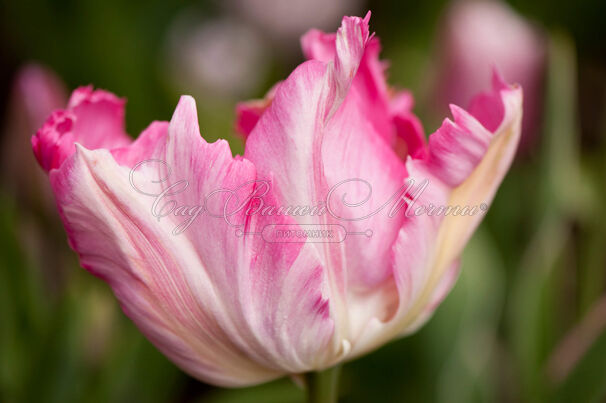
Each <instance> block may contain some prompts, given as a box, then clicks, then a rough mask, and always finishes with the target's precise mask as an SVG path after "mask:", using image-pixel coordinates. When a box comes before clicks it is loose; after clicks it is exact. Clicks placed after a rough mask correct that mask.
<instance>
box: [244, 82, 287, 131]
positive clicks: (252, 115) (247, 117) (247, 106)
mask: <svg viewBox="0 0 606 403" xmlns="http://www.w3.org/2000/svg"><path fill="white" fill-rule="evenodd" d="M280 84H281V82H278V83H276V84H275V85H274V86H273V87H271V88H270V90H269V91H268V92H267V94H266V95H265V98H263V99H255V100H252V101H247V102H240V103H239V104H238V105H237V106H236V131H237V132H238V133H239V134H240V135H242V137H244V138H246V137H248V135H249V134H250V132H252V130H253V129H254V128H255V126H256V124H257V122H258V121H259V119H260V118H261V115H262V114H263V112H265V110H266V109H267V108H268V107H269V105H271V102H272V101H273V99H274V96H275V95H276V90H277V89H278V86H279V85H280Z"/></svg>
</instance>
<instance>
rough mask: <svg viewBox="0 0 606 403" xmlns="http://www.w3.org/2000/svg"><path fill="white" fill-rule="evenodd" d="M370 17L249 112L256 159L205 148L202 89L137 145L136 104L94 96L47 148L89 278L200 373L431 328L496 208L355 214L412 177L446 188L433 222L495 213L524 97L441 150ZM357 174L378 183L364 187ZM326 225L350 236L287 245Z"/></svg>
mask: <svg viewBox="0 0 606 403" xmlns="http://www.w3.org/2000/svg"><path fill="white" fill-rule="evenodd" d="M369 17H370V16H369V15H368V16H367V17H366V18H364V19H361V18H357V17H345V18H343V21H342V25H341V27H340V29H339V30H338V31H337V33H336V34H325V33H322V32H319V31H311V32H309V33H308V34H307V35H305V36H304V37H303V48H304V51H305V54H306V56H307V57H308V59H310V60H308V61H306V62H304V63H302V64H301V65H300V66H299V67H297V68H296V69H295V70H294V72H292V73H291V75H290V76H289V77H288V78H287V79H286V80H284V81H283V82H281V83H279V84H278V85H277V86H276V88H275V89H274V90H273V91H272V93H271V94H270V95H269V96H268V98H267V99H266V100H265V101H257V102H254V103H252V104H251V103H248V104H243V105H240V107H239V111H240V115H239V116H240V120H239V125H238V127H240V128H241V129H242V130H243V131H244V132H245V135H246V136H247V140H246V151H245V153H244V156H236V157H233V156H232V153H231V151H230V148H229V146H228V144H227V142H225V141H224V140H219V141H217V142H215V143H211V144H209V143H207V142H206V141H204V139H203V138H202V137H201V136H200V131H199V127H198V120H197V114H196V106H195V103H194V100H193V99H192V98H191V97H189V96H183V97H182V98H181V100H180V101H179V104H178V105H177V108H176V111H175V113H174V115H173V117H172V119H171V121H170V122H153V123H152V124H151V125H150V126H149V127H148V128H147V129H146V130H144V131H143V133H142V134H141V135H140V136H139V138H138V139H137V140H135V141H133V142H131V141H130V140H129V137H128V136H127V135H126V133H125V132H124V126H123V114H124V113H123V107H124V102H123V101H122V100H121V99H119V98H117V97H115V96H114V95H112V94H109V93H107V92H105V91H101V90H96V91H93V90H92V89H91V88H80V89H78V90H76V91H75V92H74V93H73V95H72V97H71V99H70V101H69V104H68V107H67V109H65V110H60V111H57V112H55V113H54V114H53V115H52V116H51V117H50V118H49V119H48V120H47V122H46V123H45V125H44V126H43V127H42V128H41V129H40V130H39V131H38V132H37V133H36V135H35V136H34V137H33V139H32V144H33V148H34V152H35V154H36V156H37V158H38V161H40V165H41V166H42V167H43V168H44V169H45V170H47V171H48V172H49V177H50V182H51V184H52V187H53V190H54V193H55V196H56V198H57V205H58V208H59V211H60V214H61V217H62V219H63V222H64V224H65V228H66V230H67V233H68V237H69V242H70V245H71V246H72V248H73V249H74V250H75V251H76V252H77V253H78V254H79V256H80V262H81V264H82V266H83V267H84V268H86V269H87V270H89V271H90V272H92V273H93V274H95V275H97V276H99V277H101V278H102V279H104V280H105V281H107V282H108V283H109V285H110V286H111V287H112V289H113V291H114V293H115V295H116V297H117V298H118V300H119V301H120V303H121V305H122V307H123V309H124V311H125V313H126V314H127V315H128V316H129V317H130V318H131V319H132V320H133V321H134V322H135V323H136V325H137V326H138V327H139V329H141V331H142V332H143V333H144V334H145V335H146V336H147V337H148V338H149V339H150V340H151V341H152V342H153V343H154V344H155V345H156V346H157V347H158V348H159V349H160V350H161V351H162V352H163V353H164V354H166V355H167V356H168V357H169V358H170V359H171V360H173V361H174V362H175V363H176V364H177V365H179V366H180V367H181V368H182V369H184V370H185V371H187V372H188V373H189V374H191V375H192V376H194V377H196V378H199V379H202V380H204V381H207V382H211V383H214V384H217V385H223V386H242V385H250V384H255V383H259V382H263V381H267V380H270V379H274V378H277V377H280V376H283V375H285V374H297V373H302V372H306V371H312V370H318V369H324V368H328V367H330V366H333V365H335V364H337V363H339V362H342V361H346V360H351V359H353V358H355V357H358V356H360V355H362V354H364V353H367V352H369V351H371V350H373V349H375V348H377V347H379V346H381V345H382V344H384V343H386V342H387V341H389V340H391V339H394V338H397V337H399V336H402V335H405V334H408V333H410V332H412V331H414V330H415V329H417V328H418V327H419V326H421V324H422V323H423V322H425V321H426V320H427V319H428V318H429V316H430V315H431V313H432V312H433V310H434V309H435V308H436V306H437V305H438V304H439V302H440V301H441V300H442V298H443V297H444V296H445V294H446V293H447V292H448V290H449V289H450V288H451V286H452V284H453V282H454V280H455V279H456V276H457V271H458V267H459V266H458V260H459V256H460V254H461V251H462V249H463V247H464V245H465V243H466V242H467V240H468V239H469V237H470V236H471V234H472V233H473V231H474V229H475V228H476V227H477V225H478V224H479V222H480V220H481V217H482V214H476V215H454V214H453V215H446V214H444V215H436V214H429V213H427V214H424V213H421V214H418V215H417V214H416V213H415V214H410V215H406V214H404V209H401V210H400V211H399V212H398V213H397V214H394V215H393V216H391V217H390V216H389V215H388V209H382V210H380V212H378V213H377V214H374V215H372V216H370V217H368V218H367V219H359V220H355V218H356V217H358V218H359V217H362V216H363V215H366V214H367V213H369V212H372V211H374V210H377V209H378V208H379V207H380V206H381V205H383V204H384V203H386V202H387V201H388V200H389V199H390V197H391V196H392V195H394V194H396V195H398V193H397V192H398V189H400V188H402V186H404V185H405V184H406V181H407V180H408V179H414V180H415V182H416V183H421V182H422V181H423V179H428V180H429V182H428V186H427V187H426V188H425V189H424V192H422V194H419V197H418V198H417V199H416V200H415V203H414V209H415V211H417V210H418V209H419V208H421V209H429V208H430V207H431V205H434V206H447V205H448V206H472V205H473V206H480V205H482V203H486V204H489V203H490V202H491V200H492V198H493V197H494V194H495V192H496V190H497V188H498V186H499V183H500V182H501V180H502V179H503V176H504V175H505V173H506V172H507V170H508V168H509V165H510V163H511V160H512V157H513V155H514V153H515V150H516V146H517V142H518V138H519V134H520V123H521V106H522V91H521V89H520V88H519V87H516V86H513V87H511V86H508V85H506V84H505V83H504V82H503V81H502V80H501V79H500V78H499V77H498V76H495V78H494V81H493V88H492V90H491V91H489V92H487V93H485V94H483V95H482V96H480V97H479V98H477V102H474V103H472V105H471V108H470V109H469V112H466V111H464V110H463V109H461V108H458V107H455V106H453V107H452V113H453V116H454V119H453V120H450V119H445V120H444V123H443V125H442V127H440V128H439V129H438V130H437V131H436V133H434V134H433V135H432V136H431V137H430V139H429V142H428V143H426V142H425V140H424V136H423V133H422V128H421V125H420V123H419V121H418V120H417V119H416V118H415V117H414V115H413V114H412V112H411V107H412V97H411V95H410V94H408V93H406V92H403V93H395V92H393V91H392V90H390V89H389V88H388V86H387V84H386V82H385V78H384V74H383V73H384V65H383V63H381V62H380V61H379V59H378V53H379V41H378V39H377V38H376V37H374V36H372V35H369V29H368V22H369ZM244 121H245V122H244ZM150 160H151V162H150ZM141 161H147V162H146V163H143V164H141V163H140V162H141ZM168 168H170V170H169V169H168ZM355 178H361V179H364V180H365V181H366V182H365V183H361V182H359V181H350V182H347V180H348V179H355ZM183 180H186V181H187V182H183ZM259 180H266V181H267V182H265V183H268V184H269V185H271V186H269V187H263V186H261V183H262V182H254V181H259ZM344 180H345V181H346V182H345V183H344V186H345V188H343V187H337V189H338V190H337V191H336V193H335V194H336V195H337V197H334V198H333V199H330V200H329V197H328V195H327V194H328V193H329V192H331V190H334V189H335V185H337V184H339V183H340V182H342V181H344ZM184 183H185V184H186V185H184ZM366 183H367V184H369V185H370V186H372V194H371V195H370V196H369V195H368V186H367V185H366ZM342 184H343V183H342ZM133 185H135V186H133ZM175 186H178V187H180V188H179V189H178V190H177V188H176V187H175ZM260 189H265V190H267V192H266V193H265V194H264V196H263V197H259V198H255V197H252V198H249V199H248V200H245V201H244V202H242V204H241V207H242V208H241V209H235V208H233V203H234V202H236V203H240V201H241V200H243V199H242V198H238V199H236V198H232V196H233V195H237V196H241V195H250V194H251V193H252V194H257V193H253V192H257V191H259V190H260ZM236 190H237V191H236ZM161 191H164V192H165V193H164V194H163V195H160V192H161ZM366 196H368V200H367V201H366V202H365V203H362V202H360V201H361V200H364V198H365V197H366ZM403 196H404V195H403V194H402V195H400V197H398V198H396V199H395V201H396V202H401V201H402V197H403ZM406 196H407V197H408V196H409V195H408V194H407V195H406ZM159 198H161V200H160V201H158V199H159ZM238 200H240V201H238ZM205 201H206V203H205ZM342 201H346V202H347V203H349V205H347V204H344V203H341V202H342ZM323 202H324V203H323ZM357 202H360V203H357ZM199 206H204V209H199V208H197V207H199ZM261 206H263V207H264V208H268V207H276V206H280V207H283V206H290V207H292V206H298V207H297V208H298V210H297V211H298V212H299V214H292V210H291V213H290V214H288V213H283V214H270V213H268V211H270V210H264V213H263V214H261V213H258V212H259V210H258V209H259V208H260V207H261ZM406 206H407V207H412V206H413V204H412V202H409V203H408V204H406ZM482 206H484V205H482ZM299 207H300V208H299ZM350 207H351V208H350ZM484 207H485V206H484ZM327 209H330V211H331V212H330V214H329V213H322V211H324V212H325V211H326V210H327ZM405 209H406V207H405ZM226 211H229V212H230V213H229V214H226ZM251 211H252V213H251ZM255 211H256V213H255ZM282 211H283V212H284V211H286V210H282ZM303 211H305V212H307V214H303ZM311 211H314V212H315V213H317V214H311V213H310V212H311ZM217 212H218V215H217V214H216V213H217ZM193 218H195V220H193ZM228 222H229V223H230V224H231V225H230V224H228ZM268 228H269V239H268ZM275 228H281V230H280V231H277V230H276V231H274V229H275ZM327 228H328V229H330V231H332V230H334V231H335V234H336V235H335V239H337V240H342V239H341V237H343V236H345V238H346V239H345V240H342V242H338V241H334V240H333V241H331V240H330V239H327V240H325V241H324V242H314V236H312V235H310V232H307V235H304V236H303V237H302V238H300V239H299V240H298V241H296V239H295V241H294V242H288V241H292V240H293V239H285V242H276V241H275V240H276V239H277V238H279V237H280V236H282V235H284V234H295V235H296V236H299V235H300V234H305V233H306V232H303V231H315V230H318V231H320V230H325V229H327ZM318 233H320V232H318ZM297 234H298V235H297ZM272 237H273V238H272ZM328 238H331V237H330V236H329V237H328ZM331 239H332V238H331Z"/></svg>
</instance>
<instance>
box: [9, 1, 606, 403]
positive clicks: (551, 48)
mask: <svg viewBox="0 0 606 403" xmlns="http://www.w3.org/2000/svg"><path fill="white" fill-rule="evenodd" d="M369 9H370V10H372V12H373V15H372V19H371V29H372V30H374V31H375V32H376V33H377V35H379V37H380V38H381V40H382V43H383V53H382V55H383V59H386V60H389V63H390V67H389V80H390V83H391V84H392V85H393V86H395V87H397V88H409V89H410V90H412V91H413V93H414V94H415V99H416V106H415V112H416V113H417V114H418V115H419V116H420V117H421V118H422V120H423V122H424V126H425V131H426V133H431V132H433V131H434V130H435V129H436V128H437V127H438V126H439V123H440V121H441V119H443V118H444V117H445V116H447V108H446V105H447V103H448V102H456V103H462V104H463V106H465V105H464V104H465V103H466V102H468V100H469V99H468V97H469V91H477V89H478V88H487V87H488V85H489V79H488V73H487V72H488V71H489V69H490V66H492V65H496V66H497V67H498V68H499V69H500V71H501V72H502V73H503V74H504V75H505V77H506V79H507V80H508V81H519V82H521V83H522V84H523V86H524V89H525V95H526V98H525V102H526V104H525V116H526V117H525V122H524V135H523V136H524V137H523V142H522V146H521V149H520V151H519V153H518V156H517V158H516V161H515V162H514V165H513V167H512V169H511V172H510V173H509V174H508V176H507V178H506V179H505V181H504V183H503V185H502V187H501V189H500V190H499V193H498V195H497V198H496V200H495V202H494V204H493V206H492V208H491V210H490V211H489V213H488V215H487V217H486V219H485V221H484V223H483V224H482V226H481V228H480V229H479V231H478V232H477V233H476V235H475V236H474V238H473V239H472V241H471V242H470V244H469V246H468V247H467V249H466V251H465V254H464V256H463V270H462V274H461V277H460V279H459V281H458V283H457V285H456V287H455V288H454V290H453V291H452V292H451V294H450V295H449V296H448V298H447V299H446V301H445V302H444V303H443V304H442V306H441V307H440V308H439V309H438V310H437V312H436V314H435V316H434V317H433V319H432V320H431V321H430V322H429V323H428V324H427V325H426V326H425V327H424V328H422V329H421V330H420V331H419V332H418V333H416V334H414V335H413V336H410V337H407V338H404V339H401V340H397V341H394V342H392V343H390V344H388V345H387V346H385V347H383V348H381V349H380V350H378V351H376V352H374V353H372V354H370V355H367V356H366V357H363V358H361V359H359V360H357V361H355V362H352V363H348V364H346V365H345V366H344V368H343V373H342V379H341V391H340V396H341V401H343V402H474V401H479V402H484V401H505V402H509V401H512V402H518V401H529V402H533V401H537V402H541V401H575V402H577V401H578V402H588V401H604V400H605V399H606V212H605V211H604V208H606V24H604V21H603V19H604V17H606V2H604V1H603V0H577V1H564V0H550V1H547V0H540V1H533V2H529V1H522V0H512V1H510V2H509V3H496V2H495V3H492V2H491V3H489V4H487V3H484V2H479V3H476V2H474V3H468V2H465V3H461V2H448V1H445V0H427V1H422V2H421V1H401V0H382V1H376V2H375V1H364V0H353V1H336V0H311V1H304V0H292V1H280V0H227V1H223V2H219V1H218V0H217V1H174V2H169V1H157V0H146V1H140V0H132V1H118V0H104V1H81V0H59V1H50V0H31V1H28V0H21V1H7V0H3V1H2V2H0V24H1V25H0V34H1V38H0V60H1V61H2V63H1V64H0V111H1V113H2V116H3V119H2V122H1V125H0V126H1V127H0V130H1V136H2V137H1V138H0V141H1V148H0V155H1V160H0V166H1V172H0V178H2V179H1V180H2V182H1V187H0V401H2V402H29V401H31V402H108V401H111V402H215V403H220V402H230V403H231V402H234V403H239V402H264V403H272V402H276V403H287V402H302V401H303V399H304V393H303V391H302V389H301V388H299V387H298V386H297V385H296V384H295V383H294V382H292V381H291V380H290V379H282V380H279V381H276V382H272V383H269V384H265V385H261V386H258V387H253V388H245V389H237V390H224V389H219V388H215V387H212V386H209V385H206V384H204V383H201V382H199V381H196V380H194V379H192V378H190V377H188V376H186V375H185V374H184V373H182V372H181V371H179V370H178V369H177V368H176V367H175V366H174V365H173V364H172V363H170V362H169V361H168V360H167V359H165V358H164V357H163V356H162V355H161V354H160V353H159V352H158V351H157V350H156V349H155V348H154V347H153V346H152V345H151V344H150V343H149V342H148V341H147V340H146V339H144V338H143V336H142V335H141V334H140V333H139V332H138V331H137V329H136V328H135V327H134V326H133V325H132V323H131V322H130V321H129V320H128V319H127V318H126V317H125V316H124V315H123V314H122V312H121V311H120V309H119V306H118V304H117V302H116V301H115V299H114V298H113V296H112V295H111V292H110V291H109V289H108V287H107V286H106V285H105V284H104V283H103V282H102V281H100V280H98V279H96V278H94V277H93V276H91V275H89V274H88V273H87V272H86V271H84V270H82V269H81V268H79V266H78V264H77V260H76V257H75V255H74V253H73V252H71V251H70V250H69V248H68V246H67V242H66V240H65V235H64V232H63V229H62V228H61V225H60V223H59V220H58V218H57V215H56V212H55V209H54V206H53V201H52V197H51V196H50V193H49V189H48V184H47V181H46V178H45V176H44V175H42V173H41V170H40V169H38V167H37V164H36V162H35V160H34V158H33V155H32V153H31V149H30V146H29V138H30V136H31V135H32V134H33V133H34V132H35V130H36V129H37V128H38V126H39V125H40V124H41V122H42V121H43V119H44V117H45V115H46V114H47V113H48V112H49V110H50V109H52V108H54V107H58V106H62V103H64V102H65V97H66V96H67V94H69V91H71V90H73V89H74V88H75V87H77V86H80V85H87V84H94V85H95V86H96V87H99V88H105V89H108V90H110V91H112V92H114V93H116V94H118V95H119V96H123V97H125V98H127V99H128V104H127V113H126V125H127V130H128V132H129V133H131V134H132V135H134V136H136V134H137V133H139V132H140V131H141V130H142V129H143V128H144V127H146V126H147V124H148V123H149V122H151V121H152V120H169V119H170V117H171V113H172V111H173V110H174V107H175V106H176V103H177V100H178V97H179V95H180V94H183V93H188V94H192V95H194V96H195V98H196V100H197V103H198V113H199V121H200V126H201V129H202V134H203V136H204V137H205V138H206V139H207V140H213V139H216V138H227V139H228V140H229V141H230V143H231V145H232V150H234V152H237V153H240V152H242V150H243V142H242V141H241V140H240V138H239V137H238V136H237V135H236V134H235V130H234V123H233V122H234V106H235V104H236V102H237V101H238V100H245V99H248V98H255V97H262V96H263V94H264V93H265V92H266V91H267V90H268V89H269V88H270V87H271V85H272V84H273V83H274V82H275V81H277V80H280V79H283V78H285V77H286V76H287V75H288V73H289V72H290V71H291V70H292V69H293V68H294V67H295V66H296V65H297V64H298V63H300V62H301V61H302V54H301V52H300V47H299V43H298V38H299V36H300V35H301V34H302V33H303V32H305V31H306V30H307V29H308V28H311V27H319V28H323V29H325V30H329V31H334V30H335V29H336V28H337V27H338V25H339V22H340V18H341V17H342V16H343V15H344V14H349V15H363V14H365V13H366V11H367V10H369Z"/></svg>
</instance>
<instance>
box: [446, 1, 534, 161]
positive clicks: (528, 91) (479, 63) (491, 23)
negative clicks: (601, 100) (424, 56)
mask: <svg viewBox="0 0 606 403" xmlns="http://www.w3.org/2000/svg"><path fill="white" fill-rule="evenodd" d="M438 50H439V52H440V57H441V59H440V61H439V68H438V69H439V78H438V85H437V97H438V99H439V103H440V104H441V105H442V106H443V107H446V106H447V105H448V104H450V103H454V104H456V105H460V106H466V105H468V104H469V102H470V101H471V98H472V97H473V96H474V95H475V94H477V93H478V92H480V91H482V89H483V88H486V85H487V84H488V83H489V82H490V77H491V72H492V69H493V68H496V69H497V70H498V71H499V72H500V73H501V74H502V75H503V77H504V78H505V80H507V81H508V82H515V83H519V84H520V85H521V86H522V88H523V89H524V119H523V122H522V139H521V140H520V148H521V149H524V148H528V147H529V146H530V145H531V144H532V143H534V141H535V140H536V136H537V132H538V130H540V118H541V114H542V107H543V81H544V72H545V61H546V41H545V39H544V37H543V36H542V33H541V32H540V31H539V29H537V27H535V26H534V25H532V24H531V23H530V22H529V21H528V20H525V19H524V18H523V17H522V16H520V15H518V14H517V13H516V12H515V11H514V10H513V9H511V8H510V7H509V6H508V5H507V4H505V3H504V2H501V1H477V0H471V1H464V0H462V1H455V2H453V3H452V4H451V6H450V7H449V8H448V9H447V11H446V14H445V16H444V19H443V25H442V29H441V32H440V34H439V42H438Z"/></svg>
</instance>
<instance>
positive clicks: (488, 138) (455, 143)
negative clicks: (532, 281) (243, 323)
mask: <svg viewBox="0 0 606 403" xmlns="http://www.w3.org/2000/svg"><path fill="white" fill-rule="evenodd" d="M495 74H496V73H495ZM484 99H485V100H486V102H487V103H486V104H484V105H482V108H481V110H482V111H483V112H484V114H483V115H478V116H479V117H482V116H484V117H486V116H490V117H494V116H499V111H502V113H501V114H500V122H499V124H498V125H496V126H497V127H496V128H495V129H494V130H493V131H489V130H487V128H485V127H484V126H483V125H482V123H480V122H479V121H478V120H477V119H476V118H475V117H473V116H472V115H470V114H469V113H467V112H465V111H463V110H462V109H460V108H458V107H453V108H452V111H453V116H454V122H453V121H450V120H446V121H445V122H444V124H443V125H442V127H441V128H440V129H439V130H438V131H437V132H436V133H435V134H433V135H432V136H430V139H429V150H428V154H427V156H426V157H424V158H419V159H413V158H409V159H408V161H407V164H406V167H407V170H408V173H409V179H410V178H412V179H414V180H415V182H417V183H418V182H419V181H421V180H424V179H427V180H429V186H428V187H427V189H426V190H425V192H424V193H423V194H422V196H421V198H420V199H419V200H417V201H416V203H415V204H414V206H415V207H420V206H422V207H424V208H426V209H427V208H429V206H430V205H434V206H452V207H456V206H459V207H460V208H463V207H465V206H469V207H473V206H478V208H479V207H480V206H481V205H484V206H485V207H487V206H488V205H489V204H490V202H491V201H492V199H493V197H494V195H495V193H496V190H497V188H498V186H499V184H500V183H501V181H502V179H503V177H504V175H505V173H506V172H507V170H508V169H509V166H510V164H511V162H512V160H513V157H514V154H515V151H516V148H517V145H518V142H519V138H520V131H521V129H520V128H521V117H522V91H521V89H520V88H519V87H515V86H514V87H509V86H506V85H504V84H503V82H502V80H500V79H499V78H498V77H495V80H494V85H493V91H492V92H491V93H490V97H488V98H484ZM490 122H492V123H494V122H493V121H490ZM487 124H489V123H487ZM489 126H490V124H489ZM413 212H414V209H413ZM482 217H483V211H482V212H480V213H478V214H474V215H471V216H470V215H455V214H449V215H446V216H445V215H441V216H436V215H433V216H430V215H428V214H421V215H418V216H417V215H415V214H412V216H410V217H408V218H407V219H406V220H405V222H404V224H403V226H402V229H401V230H400V233H399V236H398V239H397V240H396V242H395V244H394V246H393V270H394V278H395V281H396V285H397V288H398V294H399V302H398V308H397V310H395V312H394V315H393V317H391V318H390V319H389V320H386V321H380V320H374V321H371V323H369V325H368V326H367V328H366V331H365V332H364V334H362V335H361V336H360V339H359V342H358V344H357V345H354V349H353V351H352V355H353V356H357V355H359V354H362V353H363V352H365V351H368V350H370V349H372V348H374V347H375V346H377V345H380V344H381V343H383V342H385V341H386V340H389V339H390V338H392V337H394V336H396V335H397V334H406V333H409V332H411V331H414V329H416V328H418V326H420V325H421V324H422V323H423V322H424V321H425V320H427V318H429V316H430V315H431V313H432V312H433V310H434V309H435V308H436V306H437V302H438V301H440V300H441V299H442V298H443V297H444V296H445V295H446V292H447V290H448V289H449V288H450V287H451V286H452V284H453V283H454V281H453V279H454V278H455V277H456V273H457V261H458V258H459V256H460V254H461V252H462V250H463V247H464V245H465V244H466V243H467V241H468V240H469V238H470V237H471V235H472V234H473V232H474V230H475V228H476V227H477V226H478V225H479V223H480V221H481V219H482Z"/></svg>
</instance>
